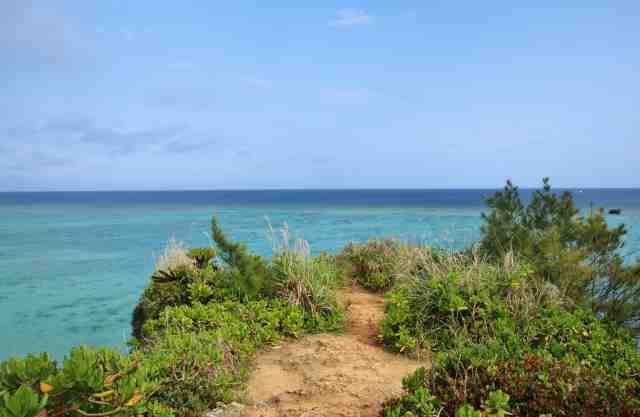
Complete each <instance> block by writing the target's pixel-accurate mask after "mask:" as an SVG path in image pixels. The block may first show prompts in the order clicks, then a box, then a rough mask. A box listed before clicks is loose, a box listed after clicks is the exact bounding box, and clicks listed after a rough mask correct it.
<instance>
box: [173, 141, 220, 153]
mask: <svg viewBox="0 0 640 417" xmlns="http://www.w3.org/2000/svg"><path fill="white" fill-rule="evenodd" d="M219 143H220V142H219V141H218V140H215V139H204V140H197V141H193V140H187V139H176V140H173V141H171V142H169V143H167V144H166V145H165V146H164V151H166V152H169V153H172V154H174V153H178V154H183V153H192V152H199V151H204V150H207V149H209V148H211V147H212V146H214V145H217V144H219Z"/></svg>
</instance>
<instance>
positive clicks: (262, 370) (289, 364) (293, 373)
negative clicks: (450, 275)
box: [244, 288, 425, 417]
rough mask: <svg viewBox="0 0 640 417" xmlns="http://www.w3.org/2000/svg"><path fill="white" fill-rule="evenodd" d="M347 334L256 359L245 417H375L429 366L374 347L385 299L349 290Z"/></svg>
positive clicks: (312, 339) (316, 338)
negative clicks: (411, 378)
mask: <svg viewBox="0 0 640 417" xmlns="http://www.w3.org/2000/svg"><path fill="white" fill-rule="evenodd" d="M342 296H343V298H344V300H345V302H346V303H347V306H348V310H347V327H346V331H345V334H342V335H335V334H320V335H313V336H308V337H304V338H302V339H300V340H295V341H286V342H284V343H283V344H282V345H281V346H276V347H274V348H271V349H270V350H268V351H266V352H263V353H261V354H259V355H258V357H257V360H256V363H255V371H254V372H253V374H252V375H251V378H250V379H249V383H248V392H247V401H246V402H247V404H249V406H247V407H246V408H245V409H244V413H245V415H246V416H247V417H276V416H278V417H319V416H322V417H339V416H343V417H346V416H348V417H369V416H371V417H373V416H377V415H379V413H380V408H381V407H380V406H381V404H382V403H383V402H384V401H385V400H386V399H388V398H389V397H391V396H393V395H395V394H398V393H399V392H400V391H401V380H402V378H403V377H404V376H405V375H407V374H408V373H409V372H411V371H413V370H415V369H416V368H418V367H419V366H424V365H425V363H420V362H417V361H414V360H411V359H408V358H405V357H402V356H398V355H393V354H391V353H388V352H385V351H384V350H383V349H382V347H381V346H379V345H378V344H377V343H376V340H377V337H376V336H377V334H378V322H379V321H380V319H381V318H382V317H383V314H384V312H383V301H382V296H380V295H377V294H371V293H368V292H366V291H364V290H362V289H358V288H350V289H347V290H345V291H344V292H343V294H342Z"/></svg>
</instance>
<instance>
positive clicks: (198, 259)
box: [187, 248, 216, 269]
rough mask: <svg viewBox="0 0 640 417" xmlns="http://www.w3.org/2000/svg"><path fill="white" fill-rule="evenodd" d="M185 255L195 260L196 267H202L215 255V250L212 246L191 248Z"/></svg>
mask: <svg viewBox="0 0 640 417" xmlns="http://www.w3.org/2000/svg"><path fill="white" fill-rule="evenodd" d="M187 256H188V257H189V258H191V259H193V260H194V261H195V263H196V267H197V268H200V269H203V268H206V267H207V265H209V264H210V263H211V261H213V259H214V258H215V257H216V251H215V249H213V248H192V249H189V251H188V252H187Z"/></svg>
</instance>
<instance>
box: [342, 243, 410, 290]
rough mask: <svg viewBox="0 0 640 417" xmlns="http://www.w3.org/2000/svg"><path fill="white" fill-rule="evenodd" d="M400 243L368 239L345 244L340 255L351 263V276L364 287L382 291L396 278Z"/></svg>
mask: <svg viewBox="0 0 640 417" xmlns="http://www.w3.org/2000/svg"><path fill="white" fill-rule="evenodd" d="M401 247H402V243H400V242H399V241H396V240H370V241H368V242H367V243H365V244H362V245H357V244H353V243H350V244H349V245H347V246H346V247H345V248H344V249H343V251H342V253H341V254H340V257H341V258H342V259H345V260H346V261H348V262H349V264H350V265H351V274H352V275H353V278H355V280H356V281H357V282H358V283H359V284H360V285H362V286H363V287H365V288H368V289H371V290H375V291H382V290H385V289H388V288H390V287H391V286H392V285H393V283H394V281H395V278H396V273H397V266H398V263H399V260H400V257H399V254H400V250H401Z"/></svg>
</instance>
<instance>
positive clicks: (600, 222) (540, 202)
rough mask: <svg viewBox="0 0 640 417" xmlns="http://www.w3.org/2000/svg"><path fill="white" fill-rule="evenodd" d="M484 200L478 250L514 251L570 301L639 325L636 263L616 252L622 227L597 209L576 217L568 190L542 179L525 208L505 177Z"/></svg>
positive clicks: (499, 254)
mask: <svg viewBox="0 0 640 417" xmlns="http://www.w3.org/2000/svg"><path fill="white" fill-rule="evenodd" d="M486 202H487V205H488V207H489V212H488V213H485V214H483V219H484V225H483V226H482V240H481V242H480V248H481V251H482V253H483V254H485V255H486V256H488V257H490V258H492V259H493V260H497V261H499V260H500V259H502V258H503V257H504V256H505V255H506V254H507V253H509V252H515V253H517V254H518V256H520V257H522V258H524V259H526V260H527V262H528V263H529V264H530V265H532V266H533V268H534V270H535V272H536V273H537V274H538V275H539V276H540V277H542V278H543V279H544V280H546V281H548V282H551V283H553V284H554V285H556V287H558V289H559V290H560V291H561V292H562V293H563V294H565V295H567V296H569V297H571V298H572V299H573V300H574V301H575V302H576V303H579V304H582V305H584V306H587V307H589V308H591V309H593V310H594V311H595V312H597V313H598V314H600V315H602V316H604V317H606V318H607V319H609V320H613V321H616V322H618V323H622V324H626V325H628V326H632V327H636V326H639V325H640V264H635V265H625V264H624V260H623V258H622V257H621V255H620V253H619V251H620V249H621V248H622V246H623V245H624V241H623V237H624V235H625V234H626V229H625V227H624V225H620V226H617V227H614V228H609V227H608V226H607V223H606V220H605V218H604V215H603V212H602V211H601V210H598V211H595V212H591V213H589V214H587V215H585V216H578V214H579V210H578V209H577V208H576V206H575V204H574V201H573V196H572V195H571V193H569V192H564V193H562V194H561V195H556V194H554V193H553V192H552V191H551V185H550V184H549V179H548V178H545V179H544V180H543V188H542V189H541V190H538V191H535V192H534V193H533V196H532V198H531V201H530V202H529V203H528V205H527V206H526V207H525V205H524V203H523V202H522V200H521V198H520V194H519V190H518V187H516V186H514V185H513V184H512V183H511V182H510V181H508V182H507V185H506V186H505V187H504V190H502V191H500V192H497V193H495V195H493V196H492V197H490V198H488V199H487V200H486Z"/></svg>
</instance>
